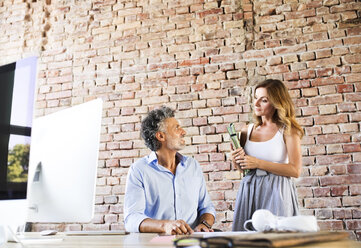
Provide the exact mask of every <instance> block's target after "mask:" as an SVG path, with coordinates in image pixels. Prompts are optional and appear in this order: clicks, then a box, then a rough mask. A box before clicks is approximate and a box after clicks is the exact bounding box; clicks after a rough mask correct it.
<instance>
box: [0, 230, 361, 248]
mask: <svg viewBox="0 0 361 248" xmlns="http://www.w3.org/2000/svg"><path fill="white" fill-rule="evenodd" d="M26 237H29V238H40V235H39V233H27V234H26ZM49 238H51V239H58V240H59V239H62V241H51V240H50V241H44V240H41V241H39V242H36V243H26V244H25V245H22V244H20V243H6V244H3V245H0V248H24V247H26V248H28V247H29V248H45V247H47V248H48V247H57V248H72V247H77V248H79V247H80V248H93V247H94V248H100V247H102V248H108V247H109V248H115V247H129V248H131V247H138V248H150V247H173V245H172V243H171V242H170V240H171V239H172V238H170V237H169V236H168V237H167V236H158V234H150V233H141V234H139V233H131V234H128V235H119V236H115V235H106V236H66V235H64V234H63V233H58V234H57V235H55V236H51V237H49ZM167 241H168V242H167ZM164 242H165V243H164ZM295 247H312V248H326V247H327V248H332V247H335V248H340V247H342V248H344V247H355V248H356V247H358V248H360V247H361V242H357V241H354V240H341V241H337V242H326V243H325V242H323V243H312V244H309V245H304V246H294V247H293V248H295Z"/></svg>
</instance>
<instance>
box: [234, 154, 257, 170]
mask: <svg viewBox="0 0 361 248" xmlns="http://www.w3.org/2000/svg"><path fill="white" fill-rule="evenodd" d="M236 161H239V162H238V165H239V167H241V170H251V169H257V168H258V166H259V164H260V161H259V159H258V158H255V157H252V156H248V155H244V156H243V157H241V158H240V159H239V160H236Z"/></svg>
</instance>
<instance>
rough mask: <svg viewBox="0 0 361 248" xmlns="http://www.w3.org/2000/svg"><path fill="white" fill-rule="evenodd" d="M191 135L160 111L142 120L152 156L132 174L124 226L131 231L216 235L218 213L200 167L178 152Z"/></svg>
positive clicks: (164, 109) (169, 111) (165, 109)
mask: <svg viewBox="0 0 361 248" xmlns="http://www.w3.org/2000/svg"><path fill="white" fill-rule="evenodd" d="M185 134H186V132H185V131H184V129H183V128H181V127H180V125H179V123H178V121H177V120H176V119H175V118H174V110H172V109H170V108H168V107H161V108H160V109H156V110H153V111H151V112H150V113H149V114H148V116H147V117H146V118H145V119H144V120H143V121H142V125H141V135H142V138H143V139H144V141H145V144H146V146H147V147H148V148H150V149H151V150H152V152H151V153H150V154H149V155H148V156H145V157H143V158H141V159H139V160H138V161H136V162H135V163H134V164H132V166H131V167H130V169H129V172H128V176H127V183H126V189H125V200H124V222H125V229H126V230H127V231H129V232H157V233H166V234H187V233H188V234H189V233H193V230H192V229H194V231H197V232H200V231H204V232H208V231H213V230H212V229H211V228H212V225H213V223H214V219H215V218H214V217H215V209H214V206H213V204H212V202H211V200H210V198H209V196H208V192H207V189H206V184H205V180H204V177H203V172H202V169H201V167H200V166H199V164H198V162H197V161H196V160H194V159H193V158H191V157H186V156H183V155H181V154H180V153H178V151H179V150H181V149H183V148H184V147H185V140H184V136H185Z"/></svg>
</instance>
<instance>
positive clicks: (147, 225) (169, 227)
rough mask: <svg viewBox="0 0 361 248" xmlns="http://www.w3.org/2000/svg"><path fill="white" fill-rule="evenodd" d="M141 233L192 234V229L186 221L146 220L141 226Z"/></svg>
mask: <svg viewBox="0 0 361 248" xmlns="http://www.w3.org/2000/svg"><path fill="white" fill-rule="evenodd" d="M139 232H150V233H166V234H191V233H193V230H192V228H191V227H190V226H189V225H188V224H187V223H186V222H185V221H184V220H154V219H150V218H149V219H145V220H143V221H142V223H140V225H139Z"/></svg>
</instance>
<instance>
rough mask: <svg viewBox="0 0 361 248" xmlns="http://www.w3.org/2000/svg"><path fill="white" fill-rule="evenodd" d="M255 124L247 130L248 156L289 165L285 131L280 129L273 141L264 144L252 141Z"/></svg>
mask: <svg viewBox="0 0 361 248" xmlns="http://www.w3.org/2000/svg"><path fill="white" fill-rule="evenodd" d="M253 127H254V124H250V125H249V126H248V130H247V140H246V144H245V145H244V151H245V152H246V154H247V155H249V156H252V157H256V158H258V159H262V160H266V161H270V162H274V163H282V164H286V163H288V154H287V148H286V143H285V141H284V139H283V129H279V130H278V131H277V133H276V134H275V135H274V136H273V138H272V139H270V140H267V141H262V142H255V141H251V140H249V139H250V134H251V132H252V130H253Z"/></svg>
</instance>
